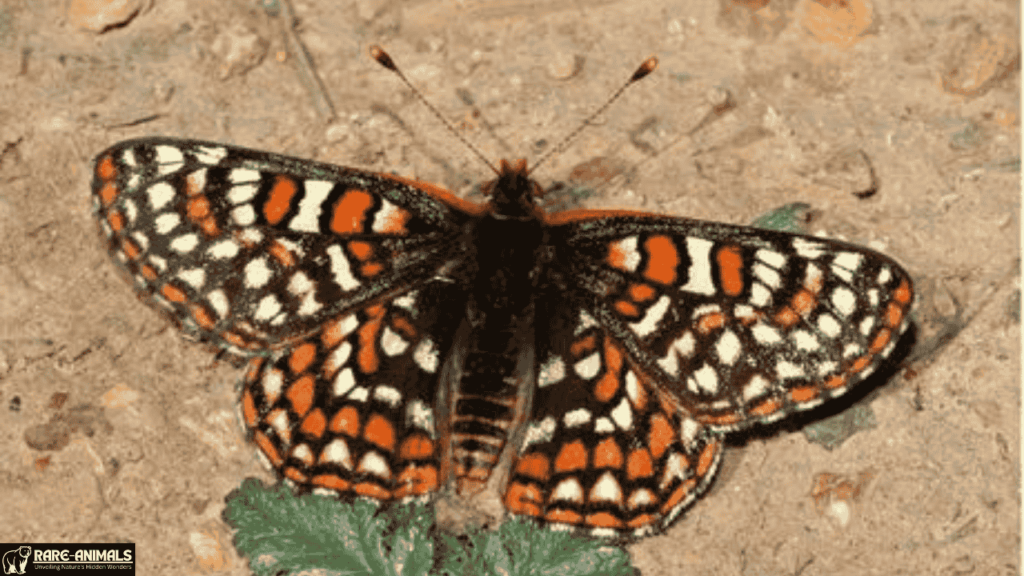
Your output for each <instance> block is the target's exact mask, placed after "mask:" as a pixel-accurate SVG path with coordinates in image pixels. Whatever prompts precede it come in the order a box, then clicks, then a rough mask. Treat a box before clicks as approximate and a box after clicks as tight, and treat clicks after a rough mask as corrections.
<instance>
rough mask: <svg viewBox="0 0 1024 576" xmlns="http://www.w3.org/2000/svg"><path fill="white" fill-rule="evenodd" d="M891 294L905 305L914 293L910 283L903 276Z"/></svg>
mask: <svg viewBox="0 0 1024 576" xmlns="http://www.w3.org/2000/svg"><path fill="white" fill-rule="evenodd" d="M892 296H893V298H895V299H896V301H897V302H899V303H900V304H904V305H906V304H909V303H910V300H911V299H912V298H913V297H914V294H913V292H912V291H911V289H910V283H909V282H907V280H906V278H904V279H903V281H902V282H900V285H899V288H896V291H895V292H893V293H892Z"/></svg>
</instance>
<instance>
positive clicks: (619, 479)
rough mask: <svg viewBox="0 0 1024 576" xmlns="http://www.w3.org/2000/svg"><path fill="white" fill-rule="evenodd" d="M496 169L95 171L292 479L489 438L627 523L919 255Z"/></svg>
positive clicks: (161, 150)
mask: <svg viewBox="0 0 1024 576" xmlns="http://www.w3.org/2000/svg"><path fill="white" fill-rule="evenodd" d="M648 65H649V68H650V69H651V70H653V64H652V63H650V62H649V63H648ZM647 71H648V72H649V71H650V70H647ZM643 74H646V72H645V71H644V69H643V68H641V70H640V71H638V73H637V75H640V76H642V75H643ZM637 75H635V76H634V78H636V77H637ZM497 172H498V176H497V179H496V180H494V181H492V182H490V183H489V184H487V185H485V186H484V188H483V190H484V192H485V193H486V194H487V195H488V197H489V200H488V201H487V202H486V203H485V204H475V203H471V202H467V201H465V200H462V199H460V198H458V197H456V196H454V195H453V194H451V193H450V192H447V191H445V190H442V189H440V188H438V187H435V186H433V185H430V184H427V183H424V182H419V181H414V180H408V179H405V178H402V177H399V176H393V175H390V174H382V173H373V172H367V171H363V170H357V169H352V168H343V167H339V166H334V165H330V164H323V163H319V162H314V161H310V160H301V159H296V158H289V157H286V156H280V155H277V154H272V153H269V152H261V151H255V150H248V149H245V148H239V147H234V146H226V145H222V144H214V143H207V142H198V141H193V140H182V139H173V138H144V139H139V140H129V141H126V142H121V143H119V144H116V145H114V146H113V147H111V148H109V149H108V150H106V151H104V152H102V153H101V154H100V155H99V156H98V158H97V160H96V165H95V171H94V180H93V184H92V190H93V195H94V205H95V211H96V215H97V218H98V220H99V222H100V226H101V228H102V231H103V234H104V236H105V238H106V241H107V246H108V249H109V251H110V253H111V254H112V256H113V257H114V259H115V260H116V261H117V262H118V263H119V264H120V266H121V267H122V268H123V269H124V270H125V271H126V272H127V273H128V275H129V276H130V277H131V279H132V281H133V282H134V285H135V288H136V290H137V291H138V292H139V294H140V295H141V296H143V297H144V298H145V299H147V300H149V301H150V302H152V303H153V304H154V305H155V306H157V307H158V308H160V309H162V310H163V311H165V312H166V313H167V315H168V316H169V317H170V318H171V319H173V320H174V321H175V322H176V323H177V324H178V325H180V327H181V328H182V329H183V330H184V331H185V332H186V333H188V334H190V335H192V336H194V337H197V338H199V339H201V340H204V341H207V342H210V343H212V344H214V345H217V346H219V347H221V348H224V349H227V350H231V351H233V352H237V353H240V354H244V355H248V356H251V357H252V360H251V361H250V364H249V366H248V369H247V371H246V373H245V376H244V379H243V385H242V394H241V412H242V417H243V419H244V422H245V426H246V427H247V429H248V433H249V435H250V438H251V439H252V440H253V441H254V443H255V444H256V445H257V446H258V447H259V450H260V451H261V452H262V454H263V455H265V456H266V459H267V460H269V462H270V464H271V465H272V466H273V468H275V469H276V470H277V471H278V472H279V473H280V474H281V475H282V476H283V477H284V478H287V479H288V480H290V481H291V482H292V483H294V484H295V485H297V486H298V487H300V488H302V489H308V490H315V489H325V490H329V491H333V492H335V493H340V494H348V495H355V496H362V497H368V498H371V499H375V500H378V501H384V502H389V501H395V500H399V499H403V498H406V497H418V496H424V495H428V494H430V493H432V492H434V491H436V490H438V489H440V488H442V487H445V486H449V485H450V484H454V485H455V487H456V489H457V490H458V491H459V492H460V493H472V492H473V491H475V490H478V489H480V488H481V487H482V486H483V484H484V483H485V482H486V481H487V480H488V479H489V478H490V476H491V475H492V472H493V471H494V470H495V469H496V464H497V463H498V462H499V461H502V462H506V463H507V466H505V468H506V470H505V474H506V476H507V477H506V479H505V482H504V505H505V507H506V509H507V510H508V511H509V512H511V513H513V514H517V515H524V516H530V517H535V518H537V519H540V520H542V521H544V522H546V523H549V524H554V525H561V526H572V527H584V528H587V529H590V530H591V532H592V533H594V534H599V535H609V536H636V535H643V534H646V533H650V532H652V531H655V530H658V529H661V528H663V527H664V526H666V525H667V524H668V523H669V522H671V521H672V520H674V519H675V518H676V517H677V516H679V515H680V513H681V512H682V511H683V510H684V509H685V508H686V506H687V505H689V504H690V503H692V502H693V501H694V500H695V499H696V498H697V497H699V496H700V494H701V493H702V492H703V491H704V490H705V488H706V487H707V486H708V484H709V482H710V481H711V479H712V477H713V475H714V473H715V471H716V468H717V466H718V463H719V458H720V456H721V453H722V450H723V435H724V433H726V432H730V431H735V430H740V429H744V428H747V427H749V426H751V425H754V424H758V423H769V422H773V421H776V420H778V419H780V418H783V417H785V416H787V415H789V414H792V413H794V412H797V411H800V410H805V409H808V408H812V407H814V406H817V405H819V404H821V403H823V402H825V401H827V400H829V399H831V398H835V397H837V396H839V395H841V394H843V393H845V392H846V391H848V390H849V389H850V388H851V387H853V386H854V385H855V384H856V383H857V382H859V381H861V380H862V379H863V378H864V377H866V376H867V375H868V374H870V373H871V372H873V371H874V370H876V369H877V367H878V366H879V365H880V364H881V362H883V360H884V359H885V358H886V357H887V356H888V355H889V354H890V352H891V351H892V350H893V348H894V346H895V343H896V340H897V339H898V337H899V335H900V334H901V333H902V332H903V331H904V330H905V329H906V327H907V326H908V312H909V308H910V306H911V303H912V300H913V294H912V287H911V279H910V277H909V276H908V274H907V272H906V271H905V270H904V269H903V268H902V267H900V265H899V264H897V263H896V262H895V261H893V260H892V259H891V258H889V257H887V256H885V255H882V254H879V253H877V252H874V251H871V250H868V249H865V248H862V247H860V246H855V245H852V244H848V243H845V242H838V241H834V240H824V239H820V238H815V237H809V236H801V235H795V234H789V233H783V232H773V231H766V230H760V229H754V228H747V227H742V226H733V225H728V224H721V223H715V222H704V221H697V220H688V219H684V218H677V217H670V216H662V215H656V214H648V213H637V212H624V211H601V210H573V211H565V212H560V213H554V214H548V213H545V212H544V211H543V210H542V209H541V208H540V206H539V202H538V198H539V196H540V195H541V193H542V190H541V188H540V186H539V185H538V184H537V183H536V182H535V181H533V180H531V179H530V175H529V172H528V170H527V167H526V162H525V161H517V162H512V163H509V162H504V161H503V162H502V163H501V165H500V169H499V170H497ZM506 459H507V461H506Z"/></svg>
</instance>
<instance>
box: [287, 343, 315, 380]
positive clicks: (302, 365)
mask: <svg viewBox="0 0 1024 576" xmlns="http://www.w3.org/2000/svg"><path fill="white" fill-rule="evenodd" d="M314 359H316V345H315V344H313V343H311V342H306V343H304V344H302V345H300V346H296V347H295V349H294V350H292V354H291V356H289V357H288V367H289V368H291V371H292V374H299V373H301V372H304V371H305V370H306V368H309V365H310V364H312V363H313V360H314Z"/></svg>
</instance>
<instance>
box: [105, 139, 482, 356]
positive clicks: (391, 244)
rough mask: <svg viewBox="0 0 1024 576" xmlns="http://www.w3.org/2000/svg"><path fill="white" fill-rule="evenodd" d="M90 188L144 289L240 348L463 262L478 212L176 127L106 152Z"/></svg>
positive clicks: (191, 327) (296, 334) (428, 189)
mask: <svg viewBox="0 0 1024 576" xmlns="http://www.w3.org/2000/svg"><path fill="white" fill-rule="evenodd" d="M92 190H93V200H94V207H95V211H96V216H97V219H98V220H99V222H100V226H101V228H102V230H103V232H104V235H105V236H106V239H107V246H108V250H109V251H110V253H111V255H112V256H113V257H114V259H115V260H116V261H117V262H118V264H120V266H121V268H122V269H123V270H125V271H126V272H127V273H128V275H129V276H130V279H131V281H132V282H133V283H134V285H135V289H136V291H137V292H138V293H139V295H140V296H141V297H142V298H144V299H145V300H147V301H149V302H151V303H153V304H155V305H156V306H157V307H158V308H159V309H161V310H162V311H163V312H165V313H166V315H167V316H168V317H169V318H170V319H171V320H173V321H174V322H175V323H176V324H178V325H179V326H180V327H181V328H182V329H183V330H184V331H185V333H186V334H188V335H191V336H193V337H196V338H198V339H200V340H203V341H207V342H211V343H213V344H214V345H217V346H220V347H222V348H226V349H230V350H233V351H235V352H239V353H243V354H252V353H264V352H265V351H266V350H268V349H273V348H281V347H285V346H287V345H288V344H289V343H290V342H292V341H294V340H298V339H301V338H303V337H305V336H307V335H309V334H312V333H313V332H315V331H316V330H318V329H319V327H320V326H321V324H322V323H324V322H326V321H328V320H330V319H332V318H335V317H337V316H338V315H341V314H343V313H346V312H348V311H350V310H353V309H356V308H358V307H359V306H362V305H365V304H367V303H368V302H371V301H373V300H375V299H378V298H383V297H389V296H393V295H394V294H395V293H396V292H398V291H401V290H404V289H408V288H412V287H415V286H417V285H420V284H422V283H424V282H426V281H428V280H429V279H430V278H432V277H433V276H435V275H436V274H439V273H442V271H451V270H452V269H453V268H457V267H458V265H459V264H460V263H461V262H464V261H465V255H463V254H460V253H459V252H458V251H459V244H458V243H456V242H453V241H452V240H453V238H455V237H456V236H457V235H458V234H459V233H460V231H461V230H462V225H463V224H464V223H465V222H466V220H467V219H468V218H470V217H471V213H472V212H473V211H475V210H479V208H478V207H476V206H475V205H473V204H470V203H466V202H464V201H462V200H459V199H458V198H455V197H454V196H452V195H451V194H449V193H447V192H445V191H443V190H440V189H437V188H434V187H432V186H430V185H427V184H422V183H418V182H412V181H408V180H404V179H401V178H398V177H394V176H389V175H386V174H376V173H372V172H365V171H361V170H356V169H352V168H343V167H339V166H333V165H330V164H323V163H319V162H313V161H309V160H300V159H296V158H289V157H287V156H281V155H278V154H272V153H269V152H261V151H256V150H249V149H245V148H239V147H235V146H227V145H222V144H215V143H211V142H199V141H194V140H182V139H175V138H144V139H139V140H128V141H125V142H120V143H118V144H116V145H114V146H112V147H111V148H109V149H107V150H106V151H104V152H102V153H101V154H100V155H99V156H98V157H97V159H96V167H95V171H94V178H93V184H92Z"/></svg>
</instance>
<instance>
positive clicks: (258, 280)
mask: <svg viewBox="0 0 1024 576" xmlns="http://www.w3.org/2000/svg"><path fill="white" fill-rule="evenodd" d="M273 275H274V273H273V271H272V270H271V269H270V267H269V266H267V259H266V258H256V259H255V260H250V261H249V263H248V264H246V265H245V287H246V288H249V289H250V290H251V289H253V288H262V287H263V286H266V285H267V282H270V278H271V277H272V276H273Z"/></svg>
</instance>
